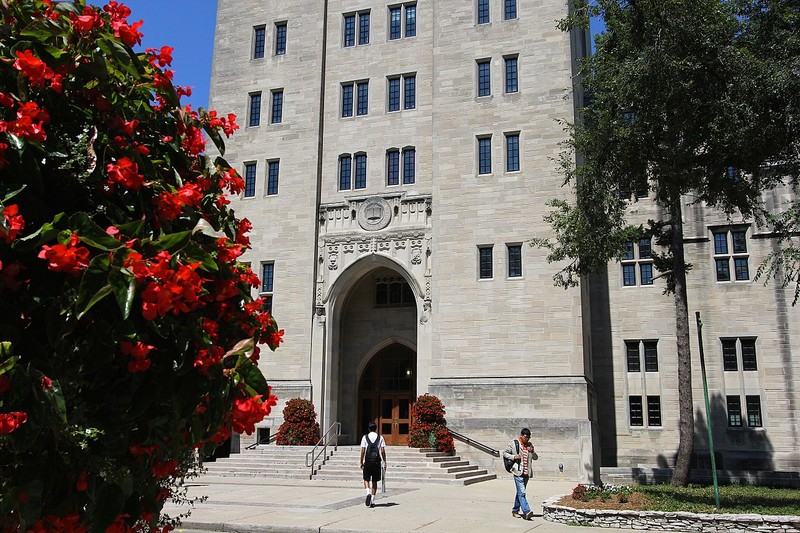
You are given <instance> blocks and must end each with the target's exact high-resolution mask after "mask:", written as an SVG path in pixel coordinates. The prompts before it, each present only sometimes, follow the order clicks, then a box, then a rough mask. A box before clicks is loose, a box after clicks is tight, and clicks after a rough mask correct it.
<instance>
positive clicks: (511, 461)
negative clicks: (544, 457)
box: [503, 439, 519, 472]
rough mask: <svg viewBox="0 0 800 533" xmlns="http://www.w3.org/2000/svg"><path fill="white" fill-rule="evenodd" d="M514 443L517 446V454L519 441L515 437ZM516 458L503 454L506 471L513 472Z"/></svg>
mask: <svg viewBox="0 0 800 533" xmlns="http://www.w3.org/2000/svg"><path fill="white" fill-rule="evenodd" d="M514 444H515V445H516V446H517V455H519V441H518V440H517V439H514ZM516 462H517V460H516V459H508V458H506V456H505V455H504V456H503V465H504V466H505V467H506V472H511V469H512V468H513V467H514V463H516Z"/></svg>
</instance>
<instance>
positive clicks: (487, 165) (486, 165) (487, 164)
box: [478, 137, 492, 174]
mask: <svg viewBox="0 0 800 533" xmlns="http://www.w3.org/2000/svg"><path fill="white" fill-rule="evenodd" d="M491 173H492V138H491V137H478V174H491Z"/></svg>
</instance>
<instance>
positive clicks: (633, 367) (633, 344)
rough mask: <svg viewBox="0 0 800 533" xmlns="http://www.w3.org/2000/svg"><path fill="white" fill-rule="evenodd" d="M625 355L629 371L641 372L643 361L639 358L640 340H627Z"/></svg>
mask: <svg viewBox="0 0 800 533" xmlns="http://www.w3.org/2000/svg"><path fill="white" fill-rule="evenodd" d="M625 355H626V358H627V360H628V372H641V371H642V363H641V359H640V358H639V341H625Z"/></svg>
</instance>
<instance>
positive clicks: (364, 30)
mask: <svg viewBox="0 0 800 533" xmlns="http://www.w3.org/2000/svg"><path fill="white" fill-rule="evenodd" d="M358 44H369V12H366V13H359V14H358Z"/></svg>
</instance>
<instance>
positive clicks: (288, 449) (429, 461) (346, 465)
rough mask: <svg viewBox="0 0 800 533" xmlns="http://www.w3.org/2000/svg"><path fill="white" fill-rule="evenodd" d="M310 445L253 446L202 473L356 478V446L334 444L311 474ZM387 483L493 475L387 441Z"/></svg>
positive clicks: (460, 482)
mask: <svg viewBox="0 0 800 533" xmlns="http://www.w3.org/2000/svg"><path fill="white" fill-rule="evenodd" d="M310 450H311V447H310V446H272V445H270V446H259V447H258V448H256V449H254V450H244V451H243V452H242V453H239V454H233V455H231V456H230V457H229V458H224V459H217V461H216V462H213V463H206V464H205V465H204V466H205V467H206V468H207V469H208V474H209V475H212V476H225V477H271V478H289V479H309V478H312V479H327V480H341V481H354V480H355V481H360V480H361V470H360V469H359V456H360V454H361V448H360V447H359V446H339V448H338V450H336V451H333V450H332V449H331V450H330V453H329V455H328V457H327V458H326V460H325V462H324V464H319V463H318V464H317V466H316V467H315V468H316V469H315V471H314V474H313V476H312V474H311V468H310V467H307V466H306V463H305V461H306V453H307V452H308V451H310ZM386 457H387V459H388V463H389V465H388V468H387V472H386V478H387V481H389V483H406V482H411V483H448V484H458V485H471V484H473V483H479V482H481V481H487V480H490V479H495V478H496V477H497V475H496V474H494V473H491V474H490V473H488V472H487V471H486V470H482V469H480V468H479V467H478V466H475V465H470V464H469V461H466V460H462V459H461V458H460V457H458V456H457V455H447V454H445V453H442V452H437V451H436V450H434V449H428V448H422V449H418V448H407V447H404V446H389V447H387V448H386Z"/></svg>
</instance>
